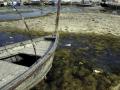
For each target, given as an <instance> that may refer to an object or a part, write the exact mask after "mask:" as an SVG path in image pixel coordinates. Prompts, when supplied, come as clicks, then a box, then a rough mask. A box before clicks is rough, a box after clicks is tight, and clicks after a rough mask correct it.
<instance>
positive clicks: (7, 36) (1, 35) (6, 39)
mask: <svg viewBox="0 0 120 90" xmlns="http://www.w3.org/2000/svg"><path fill="white" fill-rule="evenodd" d="M28 39H30V38H29V37H28V36H25V35H22V34H11V33H5V32H0V47H1V46H4V45H8V44H12V43H15V42H20V41H24V40H28Z"/></svg>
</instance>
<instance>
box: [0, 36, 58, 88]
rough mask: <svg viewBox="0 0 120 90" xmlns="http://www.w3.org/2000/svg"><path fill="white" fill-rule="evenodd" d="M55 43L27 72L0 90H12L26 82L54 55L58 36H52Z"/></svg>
mask: <svg viewBox="0 0 120 90" xmlns="http://www.w3.org/2000/svg"><path fill="white" fill-rule="evenodd" d="M54 37H55V41H54V44H53V46H52V47H51V48H50V49H49V51H48V52H47V53H46V54H45V55H44V56H43V57H41V58H39V59H38V60H37V63H36V62H35V63H34V65H32V66H31V67H29V69H28V70H27V71H25V72H24V73H22V74H20V75H19V76H17V77H16V78H15V79H13V80H12V81H11V82H8V83H7V84H6V85H4V86H3V87H1V88H0V90H14V89H15V88H17V87H18V86H19V85H20V84H21V83H22V82H24V81H25V80H27V79H28V78H29V77H30V76H32V75H33V74H34V72H36V71H37V70H38V69H39V68H40V67H41V65H43V64H44V63H45V62H46V61H47V60H49V58H51V56H52V55H54V51H55V50H56V48H57V44H58V40H59V34H56V35H54Z"/></svg>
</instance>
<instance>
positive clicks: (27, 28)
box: [10, 0, 37, 59]
mask: <svg viewBox="0 0 120 90" xmlns="http://www.w3.org/2000/svg"><path fill="white" fill-rule="evenodd" d="M10 1H11V2H12V4H13V1H12V0H10ZM12 7H13V8H14V9H15V10H16V12H17V13H18V14H19V16H20V17H21V19H22V21H23V23H24V24H25V27H26V30H25V31H26V32H27V33H28V36H29V38H30V40H31V42H32V46H33V49H34V52H35V56H36V59H37V53H36V48H35V44H34V42H33V39H32V36H31V34H30V29H29V27H28V25H27V23H26V21H25V19H24V17H23V15H22V14H21V13H20V12H19V11H18V9H17V8H16V7H15V6H14V5H13V6H12Z"/></svg>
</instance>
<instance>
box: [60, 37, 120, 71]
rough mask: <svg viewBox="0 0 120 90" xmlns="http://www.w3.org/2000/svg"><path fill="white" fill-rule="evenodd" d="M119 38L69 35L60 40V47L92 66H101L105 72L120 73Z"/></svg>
mask: <svg viewBox="0 0 120 90" xmlns="http://www.w3.org/2000/svg"><path fill="white" fill-rule="evenodd" d="M110 40H111V41H110ZM119 47H120V39H119V40H118V39H115V38H111V37H109V36H108V37H107V36H96V35H95V36H91V35H78V37H77V36H74V35H71V36H70V37H66V36H65V37H64V38H63V39H62V40H61V43H60V48H68V49H70V50H72V51H73V53H76V50H79V49H80V51H79V52H81V51H83V52H81V57H79V55H78V56H76V57H77V58H84V59H85V60H86V61H87V60H88V61H90V62H92V65H93V68H102V69H103V70H104V71H105V72H107V73H120V67H119V66H120V48H119ZM77 58H76V59H77Z"/></svg>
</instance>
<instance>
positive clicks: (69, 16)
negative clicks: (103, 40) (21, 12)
mask: <svg viewBox="0 0 120 90" xmlns="http://www.w3.org/2000/svg"><path fill="white" fill-rule="evenodd" d="M26 22H27V24H28V26H29V28H30V30H35V31H45V32H53V31H54V27H55V14H49V15H46V16H42V17H37V18H33V19H27V20H26ZM119 23H120V16H118V15H111V14H103V13H61V15H60V23H59V31H60V32H61V31H62V32H72V33H96V34H113V35H116V36H120V30H119V28H120V25H119ZM14 28H15V29H16V30H17V29H19V30H20V29H21V30H22V29H25V25H24V24H23V22H22V21H21V20H18V21H6V22H0V30H7V31H8V29H9V30H12V29H14Z"/></svg>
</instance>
